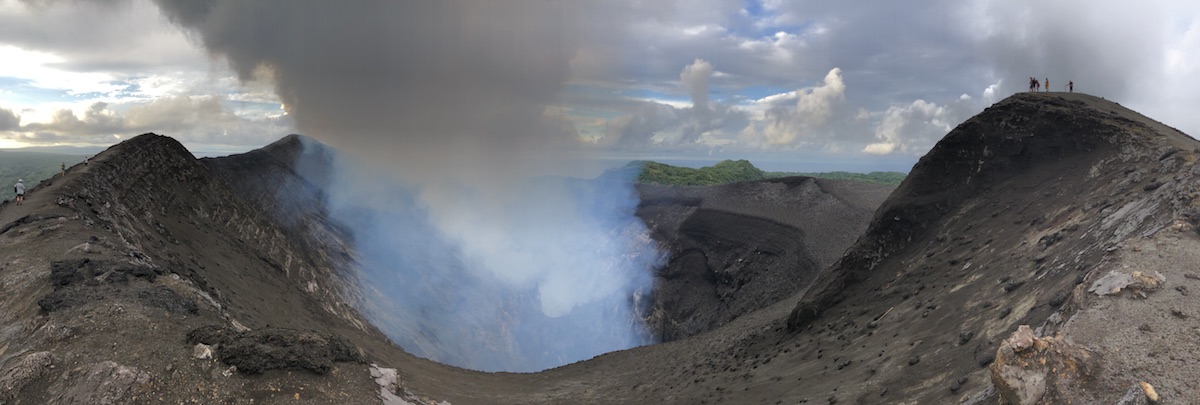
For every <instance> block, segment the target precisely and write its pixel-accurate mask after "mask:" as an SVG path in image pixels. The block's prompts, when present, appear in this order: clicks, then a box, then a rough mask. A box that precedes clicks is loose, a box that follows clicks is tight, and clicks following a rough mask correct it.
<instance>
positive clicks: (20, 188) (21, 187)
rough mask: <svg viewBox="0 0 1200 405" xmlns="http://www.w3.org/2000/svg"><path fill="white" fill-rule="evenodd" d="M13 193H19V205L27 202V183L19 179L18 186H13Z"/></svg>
mask: <svg viewBox="0 0 1200 405" xmlns="http://www.w3.org/2000/svg"><path fill="white" fill-rule="evenodd" d="M13 191H15V192H17V205H21V204H22V203H24V202H25V183H24V180H22V179H17V185H16V186H13Z"/></svg>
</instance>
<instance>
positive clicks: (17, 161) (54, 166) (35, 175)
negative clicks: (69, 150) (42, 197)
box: [0, 150, 84, 199]
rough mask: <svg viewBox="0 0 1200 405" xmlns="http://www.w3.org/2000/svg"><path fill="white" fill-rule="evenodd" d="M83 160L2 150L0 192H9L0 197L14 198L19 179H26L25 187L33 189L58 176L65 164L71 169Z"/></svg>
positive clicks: (48, 154)
mask: <svg viewBox="0 0 1200 405" xmlns="http://www.w3.org/2000/svg"><path fill="white" fill-rule="evenodd" d="M83 158H84V157H83V156H76V155H62V154H57V153H40V152H23V151H16V150H0V191H3V190H8V194H4V193H2V192H0V196H6V197H0V198H3V199H11V198H12V186H13V184H16V183H17V179H25V186H26V187H33V186H34V185H36V184H38V182H41V181H42V180H45V179H48V178H50V177H53V176H54V175H55V174H58V172H59V171H61V170H62V165H63V164H64V163H65V164H66V165H67V166H68V167H69V166H71V165H74V164H76V163H79V162H82V161H83Z"/></svg>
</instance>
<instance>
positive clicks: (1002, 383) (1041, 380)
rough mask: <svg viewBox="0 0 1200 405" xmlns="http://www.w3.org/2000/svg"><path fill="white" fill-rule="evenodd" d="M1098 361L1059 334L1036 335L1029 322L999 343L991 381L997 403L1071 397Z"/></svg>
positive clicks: (1024, 404)
mask: <svg viewBox="0 0 1200 405" xmlns="http://www.w3.org/2000/svg"><path fill="white" fill-rule="evenodd" d="M1098 361H1100V360H1099V359H1098V358H1097V357H1096V356H1095V355H1094V354H1093V353H1092V352H1091V351H1089V350H1087V349H1084V348H1082V347H1080V346H1078V345H1075V344H1073V343H1071V342H1069V341H1066V340H1065V339H1063V338H1062V337H1060V336H1052V337H1044V338H1043V337H1038V336H1035V335H1034V334H1033V329H1030V328H1029V326H1028V325H1021V326H1019V327H1017V331H1016V332H1013V334H1012V335H1011V336H1009V337H1008V338H1007V339H1004V341H1002V342H1000V348H999V349H998V350H997V351H996V361H995V362H994V363H992V365H991V367H989V370H990V371H991V378H992V384H994V385H995V386H996V390H997V392H998V393H999V395H1000V402H1001V403H1003V404H1011V405H1032V404H1058V403H1068V402H1070V400H1071V399H1074V398H1075V397H1074V396H1073V394H1072V393H1073V392H1075V391H1078V390H1080V389H1083V385H1085V384H1090V383H1093V382H1092V381H1089V380H1090V379H1091V375H1092V373H1093V372H1094V370H1093V369H1094V368H1095V367H1096V366H1095V365H1094V364H1093V363H1095V362H1098Z"/></svg>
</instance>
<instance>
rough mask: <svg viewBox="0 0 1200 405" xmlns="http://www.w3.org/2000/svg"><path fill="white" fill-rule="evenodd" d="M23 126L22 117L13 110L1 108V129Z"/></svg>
mask: <svg viewBox="0 0 1200 405" xmlns="http://www.w3.org/2000/svg"><path fill="white" fill-rule="evenodd" d="M20 126H21V117H20V116H19V115H17V114H16V113H14V112H12V110H9V109H4V108H0V131H7V130H11V129H16V128H19V127H20Z"/></svg>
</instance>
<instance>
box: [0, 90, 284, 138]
mask: <svg viewBox="0 0 1200 405" xmlns="http://www.w3.org/2000/svg"><path fill="white" fill-rule="evenodd" d="M226 102H227V100H225V99H224V98H223V97H220V96H176V97H164V98H159V99H155V100H153V101H150V102H145V103H124V104H110V103H105V102H96V103H93V104H91V105H90V106H88V107H87V108H86V109H83V110H82V111H81V113H78V114H77V113H76V112H75V111H72V110H70V109H60V110H57V111H55V112H54V114H53V115H52V116H51V119H50V120H49V121H47V122H31V123H28V124H25V125H20V126H12V127H9V128H8V129H7V130H8V132H9V134H10V137H11V138H13V139H17V140H21V141H24V142H29V143H86V144H108V143H112V142H114V141H116V140H119V139H120V138H122V137H125V136H128V135H135V134H140V133H145V132H157V133H161V134H166V135H171V136H173V137H175V138H177V139H179V140H180V141H181V142H188V143H198V144H206V145H212V146H218V145H228V146H240V147H242V148H247V147H255V146H259V145H262V144H264V143H267V142H270V141H272V140H274V139H276V138H277V137H278V135H277V134H279V133H280V132H281V131H285V130H286V129H287V128H290V122H289V118H288V117H286V116H275V117H261V118H252V117H242V116H239V115H237V114H235V113H233V112H232V111H231V110H230V109H229V108H228V107H227V106H226V105H225V103H226ZM3 111H4V110H0V123H2V122H3V120H4V119H3V115H4V114H3ZM0 130H4V127H3V126H2V125H0Z"/></svg>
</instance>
